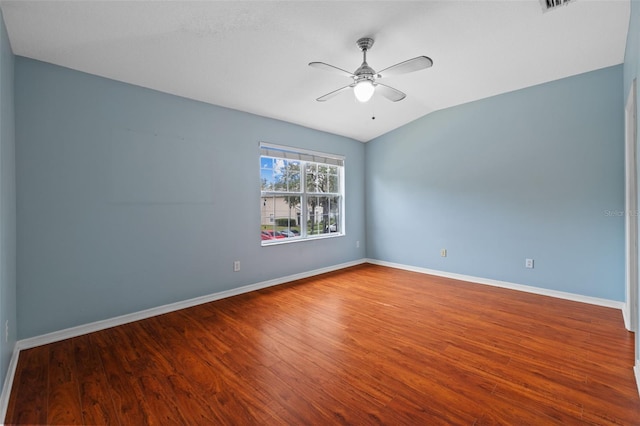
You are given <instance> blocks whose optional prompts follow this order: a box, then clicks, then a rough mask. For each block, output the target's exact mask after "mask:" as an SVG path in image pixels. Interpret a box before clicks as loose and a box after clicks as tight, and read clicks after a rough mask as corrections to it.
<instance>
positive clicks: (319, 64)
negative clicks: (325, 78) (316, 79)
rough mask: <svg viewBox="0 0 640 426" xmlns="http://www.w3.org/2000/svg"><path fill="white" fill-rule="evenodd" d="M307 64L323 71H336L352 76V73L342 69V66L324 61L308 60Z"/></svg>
mask: <svg viewBox="0 0 640 426" xmlns="http://www.w3.org/2000/svg"><path fill="white" fill-rule="evenodd" d="M309 66H310V67H314V68H318V69H321V70H325V71H331V72H337V73H339V74H342V75H345V76H347V77H353V73H351V72H349V71H346V70H343V69H342V68H338V67H334V66H333V65H329V64H325V63H324V62H309Z"/></svg>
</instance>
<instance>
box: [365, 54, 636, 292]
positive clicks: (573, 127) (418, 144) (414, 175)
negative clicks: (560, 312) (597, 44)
mask: <svg viewBox="0 0 640 426" xmlns="http://www.w3.org/2000/svg"><path fill="white" fill-rule="evenodd" d="M621 86H622V66H615V67H612V68H607V69H603V70H599V71H595V72H591V73H587V74H582V75H578V76H574V77H571V78H566V79H563V80H559V81H554V82H551V83H547V84H543V85H539V86H535V87H530V88H527V89H523V90H519V91H515V92H511V93H507V94H504V95H500V96H496V97H492V98H488V99H484V100H480V101H477V102H473V103H469V104H465V105H461V106H457V107H454V108H450V109H447V110H442V111H438V112H435V113H432V114H430V115H428V116H425V117H422V118H420V119H418V120H416V121H414V122H412V123H409V124H408V125H406V126H403V127H401V128H400V129H397V130H395V131H393V132H390V133H388V134H386V135H383V136H381V137H379V138H377V139H375V140H373V141H371V142H369V143H368V144H367V146H366V174H365V175H366V178H365V182H366V214H367V216H366V217H367V219H366V222H367V255H368V257H370V258H374V259H379V260H383V261H388V262H396V263H401V264H407V265H412V266H417V267H423V268H429V269H434V270H439V271H445V272H452V273H458V274H465V275H470V276H475V277H482V278H489V279H495V280H502V281H507V282H512V283H517V284H524V285H529V286H535V287H541V288H546V289H553V290H558V291H564V292H570V293H576V294H581V295H586V296H592V297H599V298H605V299H611V300H617V301H622V300H624V295H625V289H624V217H623V216H622V215H623V211H624V124H623V121H624V114H623V111H624V108H623V97H622V92H621V90H620V87H621ZM441 248H446V249H447V250H448V256H447V257H446V258H443V257H440V249H441ZM525 258H533V259H534V260H535V268H534V269H525V267H524V263H525Z"/></svg>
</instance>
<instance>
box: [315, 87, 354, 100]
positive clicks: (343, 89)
mask: <svg viewBox="0 0 640 426" xmlns="http://www.w3.org/2000/svg"><path fill="white" fill-rule="evenodd" d="M353 86H354V85H353V84H350V85H348V86H344V87H341V88H339V89H337V90H334V91H333V92H329V93H327V94H326V95H322V96H320V97H319V98H318V99H316V101H318V102H324V101H328V100H329V99H331V98H333V97H334V96H337V95H339V94H340V93H342V92H344V91H345V90H348V89H351V88H352V87H353Z"/></svg>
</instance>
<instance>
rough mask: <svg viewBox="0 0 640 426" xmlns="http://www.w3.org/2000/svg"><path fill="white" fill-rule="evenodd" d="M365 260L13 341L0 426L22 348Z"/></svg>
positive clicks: (1, 396) (0, 398)
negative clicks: (14, 342)
mask: <svg viewBox="0 0 640 426" xmlns="http://www.w3.org/2000/svg"><path fill="white" fill-rule="evenodd" d="M365 262H366V261H365V259H360V260H356V261H353V262H347V263H341V264H339V265H333V266H329V267H326V268H320V269H315V270H313V271H308V272H303V273H300V274H294V275H288V276H286V277H281V278H275V279H273V280H268V281H262V282H259V283H255V284H250V285H246V286H243V287H238V288H234V289H231V290H226V291H221V292H218V293H213V294H209V295H206V296H201V297H196V298H193V299H189V300H184V301H181V302H176V303H170V304H168V305H162V306H158V307H155V308H151V309H146V310H144V311H139V312H134V313H131V314H126V315H121V316H118V317H115V318H109V319H106V320H102V321H96V322H92V323H89V324H84V325H79V326H77V327H71V328H67V329H64V330H60V331H54V332H52V333H47V334H43V335H41V336H35V337H31V338H28V339H23V340H19V341H17V342H16V344H15V345H14V348H13V355H12V357H11V361H10V362H9V368H8V370H7V376H6V378H5V381H4V385H3V387H2V394H0V423H2V422H3V421H4V418H5V417H6V415H7V408H8V405H9V397H10V395H11V387H12V386H13V381H14V379H15V374H16V367H17V366H18V357H19V355H20V351H21V350H23V349H29V348H35V347H36V346H41V345H46V344H48V343H53V342H58V341H61V340H65V339H69V338H71V337H77V336H82V335H84V334H88V333H93V332H94V331H100V330H104V329H107V328H111V327H116V326H118V325H123V324H127V323H130V322H134V321H138V320H141V319H145V318H151V317H154V316H156V315H162V314H166V313H169V312H173V311H178V310H180V309H184V308H189V307H191V306H196V305H201V304H203V303H208V302H213V301H214V300H220V299H224V298H226V297H231V296H237V295H239V294H243V293H249V292H251V291H255V290H260V289H262V288H267V287H271V286H275V285H279V284H284V283H287V282H291V281H295V280H300V279H303V278H309V277H313V276H315V275H320V274H325V273H327V272H333V271H337V270H340V269H344V268H348V267H350V266H356V265H360V264H363V263H365Z"/></svg>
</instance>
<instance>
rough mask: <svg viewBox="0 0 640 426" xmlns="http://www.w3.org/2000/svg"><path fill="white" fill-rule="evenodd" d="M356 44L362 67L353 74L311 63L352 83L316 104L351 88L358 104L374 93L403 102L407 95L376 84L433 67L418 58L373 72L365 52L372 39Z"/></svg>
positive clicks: (312, 65) (422, 57)
mask: <svg viewBox="0 0 640 426" xmlns="http://www.w3.org/2000/svg"><path fill="white" fill-rule="evenodd" d="M356 44H357V45H358V47H359V48H360V50H361V51H362V65H360V67H359V68H358V69H357V70H355V71H354V72H353V73H351V72H349V71H346V70H343V69H342V68H338V67H335V66H333V65H329V64H325V63H324V62H311V63H309V66H311V67H314V68H319V69H322V70H326V71H333V72H337V73H339V74H342V75H345V76H347V77H351V78H352V79H353V83H351V84H349V85H348V86H344V87H341V88H339V89H337V90H334V91H333V92H329V93H327V94H326V95H323V96H320V97H319V98H318V99H316V100H317V101H318V102H324V101H327V100H329V99H331V98H333V97H334V96H336V95H339V94H340V93H342V92H345V91H347V90H349V89H351V88H353V93H354V94H355V96H356V99H358V100H359V101H360V102H367V101H368V100H369V99H371V97H372V96H373V94H374V92H378V93H380V94H381V95H382V96H384V97H385V98H387V99H389V100H390V101H392V102H398V101H401V100H403V99H404V98H405V97H406V96H407V95H406V94H404V93H402V92H401V91H399V90H398V89H394V88H393V87H390V86H387V85H385V84H382V83H378V80H379V79H381V78H383V77H391V76H394V75H400V74H406V73H410V72H414V71H420V70H423V69H426V68H429V67H430V66H432V65H433V61H432V60H431V58H429V57H427V56H418V57H417V58H413V59H408V60H406V61H404V62H400V63H398V64H395V65H392V66H390V67H387V68H385V69H383V70H382V71H380V72H375V71H374V70H373V68H371V67H370V66H369V64H367V52H368V51H369V50H370V49H371V47H372V46H373V39H372V38H369V37H363V38H361V39H359V40H358V41H357V42H356Z"/></svg>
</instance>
